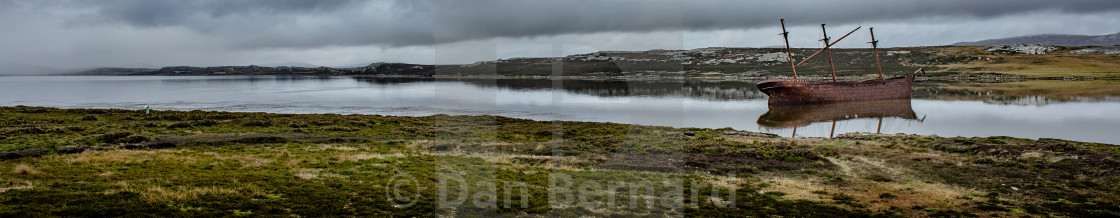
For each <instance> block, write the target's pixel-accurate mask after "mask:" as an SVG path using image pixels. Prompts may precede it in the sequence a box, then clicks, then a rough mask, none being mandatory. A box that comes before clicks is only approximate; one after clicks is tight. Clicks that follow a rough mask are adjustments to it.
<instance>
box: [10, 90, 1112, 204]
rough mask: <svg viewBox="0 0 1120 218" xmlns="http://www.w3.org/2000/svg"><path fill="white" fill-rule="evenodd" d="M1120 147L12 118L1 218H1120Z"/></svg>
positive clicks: (557, 128) (528, 123)
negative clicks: (507, 217) (494, 217)
mask: <svg viewBox="0 0 1120 218" xmlns="http://www.w3.org/2000/svg"><path fill="white" fill-rule="evenodd" d="M1117 169H1120V147H1117V146H1116V145H1111V144H1099V143H1085V142H1076V141H1067V140H1060V139H1048V138H1042V139H1038V140H1033V139H1023V138H1012V137H999V136H996V137H938V136H922V135H906V134H870V133H847V134H842V135H838V136H837V137H835V138H831V139H830V138H783V137H779V136H777V135H773V134H766V133H756V132H747V131H738V130H733V129H729V128H724V129H709V128H671V127H658V126H643V125H630V124H617V123H600V122H574V121H533V120H527V119H515V118H506V117H499V116H449V115H433V116H423V117H407V116H381V115H338V114H273V113H244V112H210V111H162V110H160V111H151V113H150V114H148V113H146V112H145V111H137V110H119V109H57V108H46V107H25V106H15V107H0V216H5V217H11V216H20V217H38V216H289V215H297V216H416V217H433V216H445V215H446V216H467V217H471V216H491V215H511V216H581V215H588V216H661V215H671V216H764V215H782V216H798V217H804V216H853V217H865V216H884V217H914V216H1016V217H1018V216H1074V217H1082V216H1120V201H1118V199H1120V198H1118V197H1120V181H1118V180H1120V173H1117V172H1116V171H1117Z"/></svg>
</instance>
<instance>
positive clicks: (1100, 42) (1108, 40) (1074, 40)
mask: <svg viewBox="0 0 1120 218" xmlns="http://www.w3.org/2000/svg"><path fill="white" fill-rule="evenodd" d="M1019 44H1046V45H1056V46H1111V45H1120V33H1116V34H1111V35H1100V36H1086V35H1064V34H1042V35H1030V36H1018V37H1010V38H1002V39H989V40H983V41H976V42H958V43H953V45H955V46H969V45H973V46H991V45H1019Z"/></svg>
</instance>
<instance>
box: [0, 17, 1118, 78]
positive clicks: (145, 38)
mask: <svg viewBox="0 0 1120 218" xmlns="http://www.w3.org/2000/svg"><path fill="white" fill-rule="evenodd" d="M1117 15H1120V1H1099V0H1066V1H1044V0H987V1H966V0H941V1H923V0H900V1H876V0H850V1H823V0H793V1H781V2H778V1H722V0H721V1H619V0H591V1H546V0H528V1H525V0H518V1H512V0H480V1H450V0H446V1H441V0H435V1H408V0H400V1H353V0H321V1H297V0H248V1H224V0H196V1H145V0H115V1H76V0H75V1H67V0H60V1H31V0H0V29H3V30H4V33H3V34H0V46H2V47H3V48H4V49H3V50H0V73H2V72H3V71H8V72H12V71H35V70H34V69H35V68H43V69H46V68H81V67H93V66H124V67H145V66H148V67H158V66H165V65H203V66H210V65H247V64H265V65H268V64H284V63H295V62H302V63H310V64H317V65H331V66H339V65H354V64H360V63H367V62H376V61H402V62H413V63H464V62H473V61H478V60H488V59H494V58H504V57H508V56H540V55H553V54H557V52H556V51H552V50H551V49H552V47H553V46H551V44H562V45H564V46H562V47H563V48H565V49H563V50H564V51H560V52H559V53H561V54H569V53H576V52H585V51H594V50H646V49H659V48H660V49H688V48H696V47H709V46H755V47H761V46H772V45H775V44H780V43H781V42H780V38H777V37H776V36H775V34H776V33H777V30H776V28H777V27H776V26H777V20H778V19H780V18H785V19H787V22H788V23H787V24H788V25H789V26H790V27H791V29H792V30H791V32H793V33H794V35H793V36H794V37H795V38H794V41H795V43H794V44H795V45H796V46H799V47H808V46H817V44H814V43H815V41H814V40H815V39H816V38H819V35H820V31H819V24H820V23H829V25H830V31H831V32H837V34H840V32H846V31H847V30H848V29H850V28H854V27H855V26H856V25H863V26H865V27H867V26H875V27H877V28H876V30H877V32H880V31H882V32H881V33H882V35H883V39H882V40H883V41H884V43H886V44H888V45H889V46H924V45H942V44H949V43H953V42H957V41H974V40H980V39H986V38H995V37H1007V36H1017V35H1025V34H1042V33H1069V34H1109V33H1115V32H1120V21H1118V19H1120V18H1117V17H1120V16H1117ZM846 43H847V42H846ZM842 46H851V47H856V46H862V43H861V42H851V43H850V44H844V45H842ZM545 50H547V51H545Z"/></svg>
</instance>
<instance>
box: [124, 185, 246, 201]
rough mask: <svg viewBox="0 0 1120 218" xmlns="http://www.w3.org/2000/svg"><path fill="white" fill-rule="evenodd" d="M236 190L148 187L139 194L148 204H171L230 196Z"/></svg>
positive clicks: (235, 192)
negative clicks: (203, 196)
mask: <svg viewBox="0 0 1120 218" xmlns="http://www.w3.org/2000/svg"><path fill="white" fill-rule="evenodd" d="M237 193H238V192H237V190H233V189H228V188H220V187H184V186H178V187H175V188H163V187H149V188H147V189H144V190H143V191H142V192H140V194H141V195H143V196H144V200H146V201H148V202H171V201H182V200H188V199H195V198H198V197H199V196H202V195H222V194H226V195H232V194H237Z"/></svg>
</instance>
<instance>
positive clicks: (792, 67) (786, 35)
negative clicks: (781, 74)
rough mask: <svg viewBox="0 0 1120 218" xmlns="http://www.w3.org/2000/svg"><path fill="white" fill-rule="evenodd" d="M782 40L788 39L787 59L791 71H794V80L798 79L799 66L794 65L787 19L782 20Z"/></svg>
mask: <svg viewBox="0 0 1120 218" xmlns="http://www.w3.org/2000/svg"><path fill="white" fill-rule="evenodd" d="M781 22H782V38H785V39H786V57H787V58H789V66H790V70H793V78H794V79H797V65H795V64H793V49H791V48H789V31H786V19H782V20H781Z"/></svg>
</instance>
